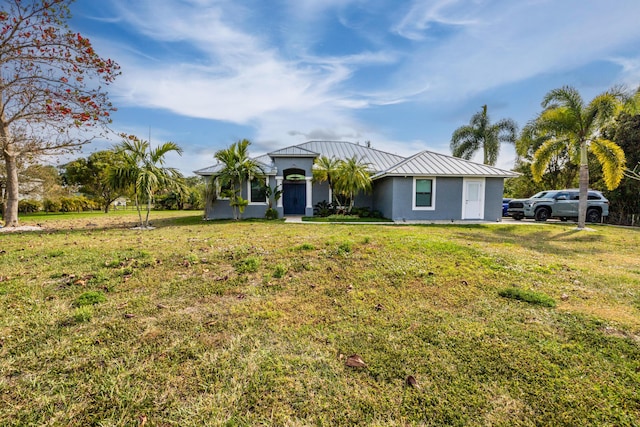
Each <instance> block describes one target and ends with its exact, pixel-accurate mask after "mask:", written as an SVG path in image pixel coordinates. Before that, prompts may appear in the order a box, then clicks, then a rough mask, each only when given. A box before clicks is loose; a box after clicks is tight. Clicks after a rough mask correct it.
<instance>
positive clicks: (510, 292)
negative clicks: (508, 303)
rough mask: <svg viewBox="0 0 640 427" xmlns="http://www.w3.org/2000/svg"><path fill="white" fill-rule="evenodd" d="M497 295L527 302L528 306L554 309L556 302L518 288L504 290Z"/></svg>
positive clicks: (548, 297) (537, 293)
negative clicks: (533, 305)
mask: <svg viewBox="0 0 640 427" xmlns="http://www.w3.org/2000/svg"><path fill="white" fill-rule="evenodd" d="M498 295H500V296H501V297H504V298H511V299H515V300H519V301H524V302H528V303H529V304H535V305H541V306H544V307H555V306H556V302H555V300H554V299H553V298H551V297H550V296H548V295H545V294H543V293H541V292H535V291H527V290H524V289H520V288H506V289H503V290H501V291H500V292H498Z"/></svg>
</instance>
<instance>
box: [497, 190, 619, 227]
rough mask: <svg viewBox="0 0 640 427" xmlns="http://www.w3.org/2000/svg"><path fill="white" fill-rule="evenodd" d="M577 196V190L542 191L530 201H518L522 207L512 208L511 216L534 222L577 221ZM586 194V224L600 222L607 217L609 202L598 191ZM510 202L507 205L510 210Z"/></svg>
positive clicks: (590, 191)
mask: <svg viewBox="0 0 640 427" xmlns="http://www.w3.org/2000/svg"><path fill="white" fill-rule="evenodd" d="M579 194H580V192H579V191H578V190H553V191H542V192H540V193H538V194H536V195H535V196H533V197H531V198H530V199H525V200H519V202H520V203H521V205H522V207H521V208H520V207H516V206H514V208H513V210H514V212H513V213H511V216H513V217H514V218H516V215H517V216H518V218H517V219H522V218H523V217H524V218H535V220H536V221H546V220H547V219H549V218H559V219H561V220H563V221H566V220H568V219H577V218H578V200H579V198H580V196H579ZM587 194H588V196H587V218H586V219H587V222H600V220H601V219H602V217H603V216H608V215H609V201H608V200H607V199H606V198H605V197H604V196H603V195H602V193H600V192H599V191H594V190H589V192H588V193H587ZM512 202H513V201H511V202H510V203H509V209H510V210H511V203H512ZM520 210H521V211H520ZM520 212H521V213H520ZM521 215H522V216H521Z"/></svg>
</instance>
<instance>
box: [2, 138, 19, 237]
mask: <svg viewBox="0 0 640 427" xmlns="http://www.w3.org/2000/svg"><path fill="white" fill-rule="evenodd" d="M11 145H12V144H11V143H8V144H7V148H6V149H5V150H4V164H5V167H6V170H7V198H6V201H7V205H6V206H5V209H4V225H5V227H17V226H18V225H19V223H18V164H17V162H16V155H15V154H14V153H13V152H12V150H11V149H10V147H11Z"/></svg>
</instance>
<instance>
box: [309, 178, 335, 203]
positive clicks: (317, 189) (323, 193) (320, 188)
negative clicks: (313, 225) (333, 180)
mask: <svg viewBox="0 0 640 427" xmlns="http://www.w3.org/2000/svg"><path fill="white" fill-rule="evenodd" d="M323 200H326V201H327V203H331V200H330V199H329V184H328V183H327V182H321V183H315V182H314V183H313V200H312V203H311V205H312V206H315V205H316V203H320V202H321V201H323Z"/></svg>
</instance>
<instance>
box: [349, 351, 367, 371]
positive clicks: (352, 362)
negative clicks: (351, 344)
mask: <svg viewBox="0 0 640 427" xmlns="http://www.w3.org/2000/svg"><path fill="white" fill-rule="evenodd" d="M345 364H346V365H347V366H349V367H351V368H366V367H367V364H366V363H364V360H362V357H360V356H359V355H357V354H352V355H351V356H349V357H347V361H346V362H345Z"/></svg>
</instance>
